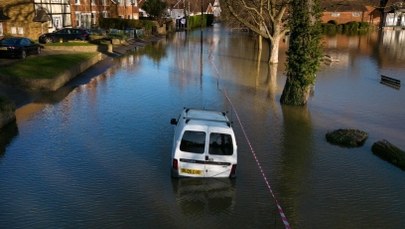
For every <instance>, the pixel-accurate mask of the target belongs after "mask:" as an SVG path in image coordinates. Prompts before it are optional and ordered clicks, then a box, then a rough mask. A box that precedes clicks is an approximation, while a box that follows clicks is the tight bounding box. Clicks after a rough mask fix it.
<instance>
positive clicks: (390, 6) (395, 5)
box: [384, 0, 405, 13]
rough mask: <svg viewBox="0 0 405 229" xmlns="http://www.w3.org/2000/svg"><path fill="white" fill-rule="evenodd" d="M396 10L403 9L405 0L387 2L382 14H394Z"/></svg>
mask: <svg viewBox="0 0 405 229" xmlns="http://www.w3.org/2000/svg"><path fill="white" fill-rule="evenodd" d="M398 9H405V0H391V1H390V0H388V1H387V4H386V6H385V8H384V12H386V13H389V12H394V11H395V10H398Z"/></svg>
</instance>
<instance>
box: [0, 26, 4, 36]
mask: <svg viewBox="0 0 405 229" xmlns="http://www.w3.org/2000/svg"><path fill="white" fill-rule="evenodd" d="M2 36H4V34H3V23H0V37H2Z"/></svg>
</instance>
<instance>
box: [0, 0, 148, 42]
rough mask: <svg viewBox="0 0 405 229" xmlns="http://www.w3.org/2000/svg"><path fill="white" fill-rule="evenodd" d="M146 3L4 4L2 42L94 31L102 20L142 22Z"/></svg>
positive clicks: (32, 0) (11, 0)
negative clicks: (75, 30)
mask: <svg viewBox="0 0 405 229" xmlns="http://www.w3.org/2000/svg"><path fill="white" fill-rule="evenodd" d="M144 1H145V0H1V1H0V38H1V37H4V36H6V35H11V36H24V37H29V38H32V39H34V40H35V39H37V38H38V37H39V35H41V34H43V33H48V32H52V31H55V30H59V29H62V28H94V27H97V25H98V22H99V19H100V18H125V19H139V17H140V6H141V4H142V2H144Z"/></svg>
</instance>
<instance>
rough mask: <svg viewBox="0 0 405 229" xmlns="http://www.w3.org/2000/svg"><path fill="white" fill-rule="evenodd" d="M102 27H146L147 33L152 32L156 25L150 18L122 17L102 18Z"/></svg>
mask: <svg viewBox="0 0 405 229" xmlns="http://www.w3.org/2000/svg"><path fill="white" fill-rule="evenodd" d="M99 25H100V28H102V29H106V30H110V29H118V30H126V29H144V30H145V34H151V33H152V28H153V27H154V26H155V24H154V22H153V21H150V20H133V19H122V18H100V23H99Z"/></svg>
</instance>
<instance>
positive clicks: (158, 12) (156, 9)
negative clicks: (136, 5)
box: [142, 0, 167, 20]
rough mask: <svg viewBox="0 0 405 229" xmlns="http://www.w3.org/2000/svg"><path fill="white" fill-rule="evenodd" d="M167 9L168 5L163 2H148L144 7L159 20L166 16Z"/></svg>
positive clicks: (158, 0) (155, 0)
mask: <svg viewBox="0 0 405 229" xmlns="http://www.w3.org/2000/svg"><path fill="white" fill-rule="evenodd" d="M166 8H167V4H166V2H164V1H162V0H147V1H145V3H143V5H142V9H143V10H145V11H146V12H147V13H148V14H149V15H150V16H151V17H154V18H156V19H158V20H160V19H161V18H162V17H163V16H164V14H165V10H166Z"/></svg>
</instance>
